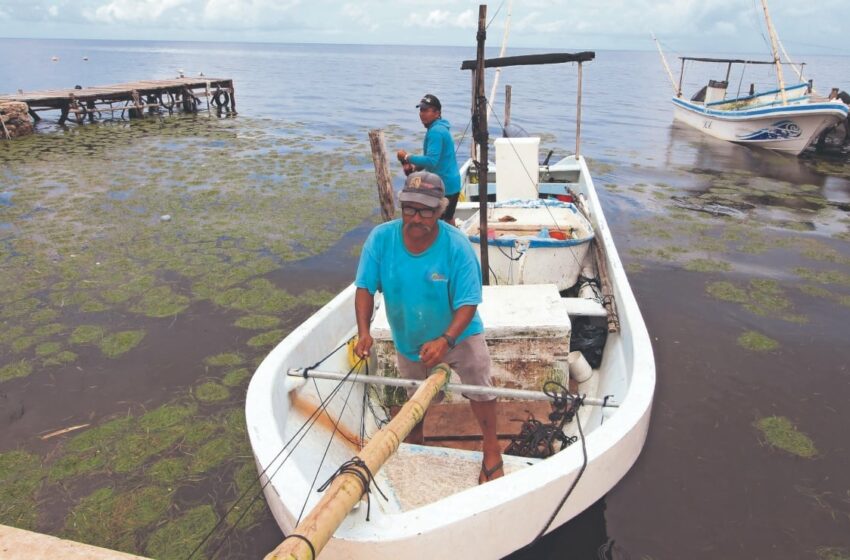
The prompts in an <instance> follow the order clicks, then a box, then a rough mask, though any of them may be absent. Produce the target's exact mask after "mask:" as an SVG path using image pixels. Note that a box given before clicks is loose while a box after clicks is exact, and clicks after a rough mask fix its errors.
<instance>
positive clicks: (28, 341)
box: [9, 336, 38, 354]
mask: <svg viewBox="0 0 850 560" xmlns="http://www.w3.org/2000/svg"><path fill="white" fill-rule="evenodd" d="M36 342H38V338H37V337H35V336H22V337H20V338H17V339H15V340H13V341H12V344H10V345H9V346H10V347H11V348H12V352H15V353H16V354H19V353H21V352H23V351H24V350H27V349H29V348H31V347H32V346H33V344H35V343H36Z"/></svg>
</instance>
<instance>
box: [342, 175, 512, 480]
mask: <svg viewBox="0 0 850 560" xmlns="http://www.w3.org/2000/svg"><path fill="white" fill-rule="evenodd" d="M398 199H399V201H400V202H401V213H402V218H401V220H393V221H390V222H386V223H383V224H381V225H379V226H377V227H376V228H375V229H373V230H372V233H370V234H369V237H368V239H367V240H366V243H365V244H364V245H363V251H362V253H361V255H360V264H359V266H358V267H357V278H356V279H355V281H354V284H355V286H357V292H356V295H355V301H354V307H355V314H356V317H357V334H358V341H357V345H356V347H355V350H354V351H355V353H356V355H357V356H359V357H361V358H365V357H367V356H369V352H370V350H371V348H372V343H373V340H372V335H371V333H370V321H371V319H372V310H373V309H374V307H375V306H374V301H375V299H374V298H375V292H379V291H380V292H382V293H383V294H384V304H385V306H386V313H387V319H388V321H389V324H390V329H391V331H392V337H393V342H394V343H395V347H396V357H397V360H398V369H399V372H401V375H402V376H403V377H406V378H412V379H425V377H426V376H427V374H428V372H429V370H430V368H432V367H434V366H435V365H437V364H439V363H441V362H445V363H448V364H449V366H450V367H451V368H452V370H453V371H455V372H456V373H457V374H458V375H459V376H460V378H461V380H462V382H463V383H465V384H470V385H482V386H486V387H492V385H493V383H492V380H491V379H490V353H489V351H488V350H487V344H486V342H485V341H484V324H483V323H482V322H481V318H480V317H479V316H478V311H477V307H478V304H480V303H481V265H480V264H479V262H478V258H477V257H476V256H475V252H474V251H473V250H472V246H471V245H470V243H469V240H467V238H466V236H465V235H464V234H463V233H461V232H460V231H459V230H458V229H456V228H454V227H452V226H450V225H448V224H447V223H446V222H444V221H442V220H440V216H441V214H442V213H443V211H445V209H446V207H447V206H448V200H447V199H446V197H445V189H444V187H443V182H442V180H441V179H440V177H439V176H437V175H435V174H433V173H428V172H415V173H412V174H410V175H409V176H408V177H407V181H406V182H405V184H404V189H402V191H401V193H400V194H399V197H398ZM465 396H466V395H465ZM466 397H467V398H468V399H469V401H470V405H471V407H472V412H473V413H474V414H475V418H476V420H478V424H479V426H480V427H481V431H482V433H483V435H484V443H483V451H484V460H483V463H482V465H481V473H480V475H479V478H478V482H479V483H483V482H487V481H488V480H491V479H493V478H498V477H500V476H502V475H503V474H504V473H503V469H502V456H501V451H500V447H499V442H498V440H497V437H496V401H495V398H494V397H487V396H479V395H468V396H466ZM410 441H412V442H414V443H422V442H423V441H424V438H423V434H422V423H420V424H419V425H417V427H416V428H414V431H413V432H411V437H410Z"/></svg>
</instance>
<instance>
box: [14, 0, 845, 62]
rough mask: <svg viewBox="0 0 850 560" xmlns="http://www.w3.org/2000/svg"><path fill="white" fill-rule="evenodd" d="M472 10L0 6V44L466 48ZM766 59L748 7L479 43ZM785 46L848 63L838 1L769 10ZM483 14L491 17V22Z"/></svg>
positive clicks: (744, 3) (89, 3)
mask: <svg viewBox="0 0 850 560" xmlns="http://www.w3.org/2000/svg"><path fill="white" fill-rule="evenodd" d="M479 3H480V2H479V1H467V0H427V1H426V0H359V1H345V0H342V1H333V0H0V37H13V38H56V39H60V38H62V39H67V38H73V39H137V40H196V41H239V42H278V43H354V44H376V45H383V44H400V45H426V46H427V45H457V46H466V45H471V44H474V42H475V29H476V26H477V21H478V5H479ZM509 5H510V6H511V10H510V11H511V16H512V17H511V19H510V27H509V32H510V36H509V39H508V45H509V46H510V47H530V48H547V49H569V50H584V49H588V50H604V49H625V50H635V49H636V50H649V49H653V48H654V44H653V43H652V40H651V38H650V33H651V32H654V33H655V35H656V36H657V37H658V39H659V41H661V44H662V46H664V47H665V48H667V49H672V50H673V52H677V53H679V54H683V53H688V54H691V53H700V52H713V53H739V54H743V53H767V52H769V47H768V43H767V32H766V28H765V25H764V18H763V13H762V11H761V2H760V0H514V1H513V2H511V0H504V1H502V0H493V1H491V2H490V3H489V5H488V12H487V15H488V20H489V19H491V18H492V19H493V21H492V24H491V25H490V27H489V29H488V45H489V46H491V47H492V46H498V45H499V44H501V41H502V37H503V34H504V27H505V15H506V13H507V12H508V6H509ZM769 8H770V13H771V17H772V19H773V23H774V25H775V27H776V30H777V32H778V34H779V37H780V39H781V41H782V43H783V45H784V46H785V48H786V49H787V50H788V51H790V52H792V53H795V54H833V53H834V54H841V55H848V54H850V45H848V44H847V42H846V37H847V35H846V33H843V30H846V29H850V10H848V4H847V0H815V1H808V2H800V1H799V0H771V2H770V6H769ZM494 16H495V17H494Z"/></svg>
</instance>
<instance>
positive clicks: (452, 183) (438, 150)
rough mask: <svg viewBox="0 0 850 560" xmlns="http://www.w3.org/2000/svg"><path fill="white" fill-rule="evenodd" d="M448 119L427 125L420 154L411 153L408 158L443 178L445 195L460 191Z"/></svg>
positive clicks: (458, 174) (414, 163)
mask: <svg viewBox="0 0 850 560" xmlns="http://www.w3.org/2000/svg"><path fill="white" fill-rule="evenodd" d="M450 126H451V125H450V124H449V121H447V120H446V119H442V118H441V119H437V120H435V121H434V122H432V123H431V125H430V126H429V127H428V131H427V132H426V133H425V139H424V140H423V141H422V150H423V152H424V154H423V155H421V156H416V155H411V156H410V158H409V160H408V161H410V163H412V164H413V165H418V166H420V167H424V168H425V171H430V172H431V173H436V174H437V175H439V176H440V179H442V180H443V186H444V187H445V189H446V196H449V195H452V194H457V193H459V192H460V187H461V181H460V172H459V171H458V168H457V157H456V156H455V142H454V139H452V133H451V132H449V127H450Z"/></svg>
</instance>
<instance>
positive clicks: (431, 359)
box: [419, 337, 449, 368]
mask: <svg viewBox="0 0 850 560" xmlns="http://www.w3.org/2000/svg"><path fill="white" fill-rule="evenodd" d="M448 351H449V343H448V341H447V340H446V339H445V338H443V337H440V338H436V339H434V340H432V341H430V342H426V343H425V344H423V345H422V348H420V349H419V360H420V361H422V363H423V364H425V366H426V367H429V368H432V367H434V366H435V365H437V364H439V363H440V362H442V361H444V360H443V358H445V357H446V353H447V352H448Z"/></svg>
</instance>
